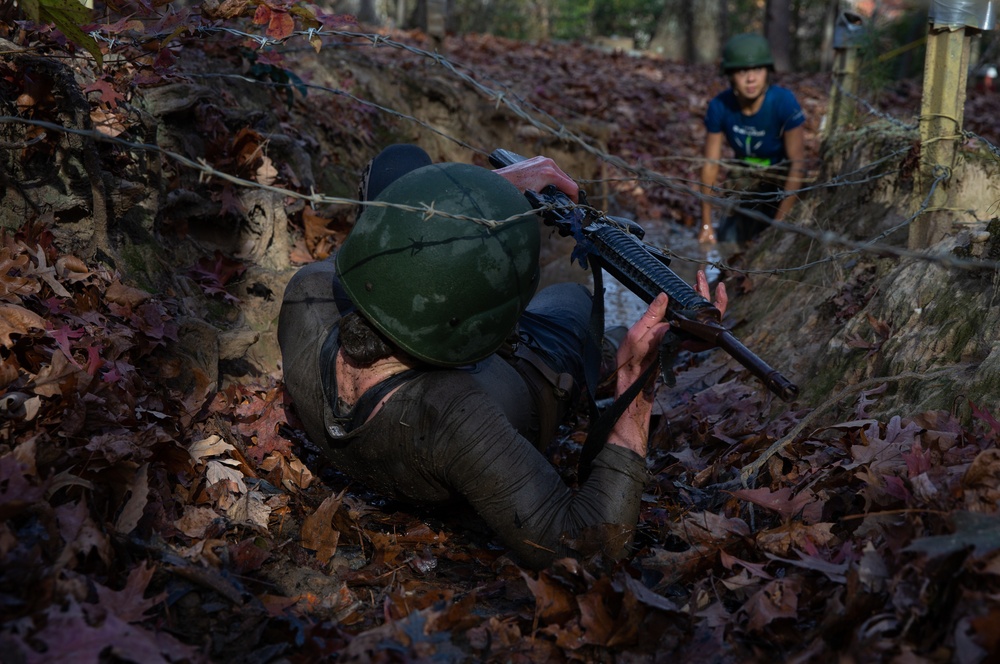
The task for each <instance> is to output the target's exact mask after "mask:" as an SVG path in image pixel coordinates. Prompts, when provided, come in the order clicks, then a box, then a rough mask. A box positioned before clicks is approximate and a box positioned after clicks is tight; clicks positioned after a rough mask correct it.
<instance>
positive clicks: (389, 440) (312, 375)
mask: <svg viewBox="0 0 1000 664" xmlns="http://www.w3.org/2000/svg"><path fill="white" fill-rule="evenodd" d="M549 184H554V185H556V186H557V187H558V188H560V189H561V190H563V191H565V192H566V193H567V194H568V195H569V196H570V197H571V198H573V200H574V201H575V200H578V199H577V196H578V189H577V186H576V184H575V183H574V182H573V180H572V179H570V178H569V177H568V176H567V175H566V174H565V173H563V172H562V170H560V169H559V168H558V167H557V166H556V165H555V163H554V162H552V161H551V160H550V159H547V158H543V157H536V158H534V159H530V160H527V161H525V162H522V163H519V164H516V165H514V166H509V167H506V168H502V169H499V170H496V171H490V170H488V169H484V168H480V167H476V166H471V165H466V164H459V163H441V164H431V163H430V159H429V158H428V157H427V155H426V153H424V152H423V151H422V150H420V149H419V148H417V147H415V146H409V145H401V146H392V147H391V148H387V149H386V150H385V151H383V152H382V153H381V154H380V155H379V156H378V157H376V159H374V160H373V161H372V163H371V164H370V165H369V169H368V172H367V174H366V177H365V178H364V179H363V181H362V191H361V198H362V200H364V201H374V202H375V203H388V204H405V205H411V206H416V207H420V206H423V205H426V206H431V207H433V210H434V211H439V212H442V213H446V214H450V215H456V216H441V215H437V214H434V213H433V212H423V211H411V210H405V209H400V208H398V207H384V206H377V205H366V206H365V209H364V211H363V212H362V213H361V215H360V217H359V219H358V221H357V223H356V225H355V227H354V229H353V230H352V232H351V233H350V235H349V236H348V238H347V240H346V241H345V242H344V243H343V245H342V246H341V247H340V249H339V251H338V252H337V253H336V254H335V255H334V256H332V257H331V258H330V259H329V260H326V261H322V262H318V263H314V264H311V265H308V266H306V267H304V268H302V269H301V270H300V271H299V272H298V273H297V274H296V275H295V276H294V277H293V278H292V279H291V281H290V282H289V284H288V287H287V289H286V291H285V295H284V300H283V303H282V307H281V314H280V320H279V326H278V341H279V343H280V346H281V352H282V360H283V370H284V378H285V383H286V386H287V388H288V391H289V393H290V394H291V396H292V399H293V402H294V404H295V408H296V411H297V412H298V414H299V416H300V418H301V420H302V422H303V424H304V426H305V429H306V432H307V433H308V435H309V437H310V439H311V440H312V441H314V442H315V443H316V444H317V445H318V446H319V447H320V448H322V449H323V451H324V452H325V453H326V454H327V456H328V457H329V459H330V460H331V461H332V463H333V465H334V466H335V467H336V468H338V469H339V470H341V471H343V472H344V473H346V474H347V475H348V476H350V477H351V478H353V479H354V480H356V481H359V482H362V483H364V484H365V485H367V486H368V487H369V488H371V489H374V490H377V491H379V492H381V493H383V494H384V495H386V496H389V497H392V498H396V499H402V500H405V501H413V502H419V503H423V504H447V503H448V502H449V501H454V500H464V501H466V502H467V503H468V504H469V505H471V507H472V508H473V509H475V511H476V512H477V513H478V514H479V515H480V516H481V517H482V519H483V520H485V522H486V523H487V524H488V525H489V527H490V528H491V529H492V530H493V531H494V532H495V533H496V534H497V535H498V536H499V538H500V539H501V540H502V541H503V543H504V544H505V545H506V546H508V547H509V548H510V549H511V550H512V551H513V552H514V553H515V554H516V555H517V557H518V558H519V560H520V561H521V562H522V563H523V564H525V565H528V566H531V567H536V568H537V567H542V566H545V565H547V564H549V563H550V562H551V561H552V560H554V559H555V558H557V557H561V556H565V555H572V552H571V551H569V550H568V547H567V546H566V544H565V543H566V541H568V539H571V538H573V537H575V536H579V535H580V534H581V533H582V532H583V531H584V530H585V529H587V528H588V527H590V526H597V525H602V524H611V525H613V526H617V528H616V529H595V530H596V531H597V532H602V533H603V532H607V531H610V530H617V531H618V532H619V533H621V532H625V533H630V532H631V530H632V529H633V528H634V527H635V525H636V523H637V521H638V515H639V506H640V498H641V495H642V491H643V486H644V484H645V482H646V479H647V472H646V463H645V454H646V447H647V442H648V435H649V423H650V414H651V410H652V398H653V393H652V386H651V385H650V386H649V388H650V389H644V390H641V391H640V392H639V394H638V396H637V397H636V398H635V399H634V400H633V401H632V402H631V403H630V404H628V407H627V409H626V410H625V411H624V415H623V416H622V417H621V418H620V419H619V420H618V421H617V422H616V423H615V425H614V427H613V429H612V430H611V432H610V435H609V436H608V440H607V444H606V445H604V447H603V449H602V450H601V452H600V453H599V454H598V456H597V458H596V460H595V461H594V462H593V464H592V466H591V471H590V473H589V475H588V476H587V479H586V480H585V481H584V482H583V483H582V485H581V486H580V487H579V489H578V490H576V491H573V490H571V489H570V488H569V487H568V486H567V485H566V484H565V483H564V481H563V480H562V478H561V477H560V475H559V473H558V472H557V469H556V468H555V467H553V466H552V465H551V464H550V463H549V461H548V460H547V459H546V457H545V456H544V455H543V454H542V451H543V450H545V448H546V447H547V445H548V444H549V443H550V442H551V441H552V440H553V438H554V436H555V433H556V429H557V427H558V425H559V424H560V422H561V420H562V418H564V417H565V416H566V415H567V413H568V411H569V408H570V405H571V403H572V400H573V398H574V397H575V396H576V395H578V394H580V392H581V386H583V385H584V381H585V374H586V373H587V371H589V370H594V372H595V373H596V365H597V364H600V360H601V350H600V342H599V341H598V342H596V343H595V342H594V341H593V337H594V335H593V334H592V333H591V332H589V330H590V327H589V319H590V314H591V308H592V305H593V298H592V296H591V294H590V292H589V290H588V289H587V288H586V287H585V286H583V285H580V284H573V283H562V284H555V285H552V286H549V287H547V288H545V289H543V290H541V291H540V292H538V293H537V294H536V293H535V290H536V287H537V286H538V279H539V266H538V251H539V244H540V233H539V224H538V220H537V217H536V216H535V215H533V214H531V213H530V208H529V206H528V204H527V201H526V200H525V197H524V196H523V192H524V191H525V190H529V189H530V190H533V191H540V190H541V189H542V188H544V187H545V186H546V185H549ZM491 220H492V221H491ZM697 282H698V283H697V287H698V290H699V292H700V293H701V294H702V296H704V297H708V296H709V292H708V290H709V288H708V283H707V280H706V279H705V276H704V274H703V273H699V275H698V280H697ZM717 297H718V300H717V306H718V307H719V308H720V309H723V310H724V308H725V306H726V303H727V298H726V293H725V289H724V288H723V287H722V286H720V287H719V288H718V291H717ZM666 308H667V296H666V294H660V295H659V296H658V297H657V298H656V299H655V300H654V301H653V302H652V304H651V305H650V306H649V309H648V310H647V311H646V313H645V314H644V315H643V316H642V317H641V318H640V319H639V320H638V321H637V322H636V323H635V324H634V325H633V326H632V327H631V328H630V329H629V330H628V331H627V333H625V334H624V338H623V339H621V342H620V345H619V346H618V348H617V351H616V357H615V358H614V360H613V361H612V362H609V364H611V365H613V366H610V367H608V369H607V373H609V374H610V373H612V372H613V373H614V374H615V377H616V388H615V389H616V394H618V395H621V394H622V393H624V392H625V391H626V390H627V388H629V387H630V386H631V385H632V384H633V383H634V382H635V381H636V380H637V378H638V377H639V376H640V375H641V374H642V373H643V371H644V369H645V368H646V367H648V366H649V365H650V364H651V363H653V362H654V361H656V358H657V351H658V348H659V345H660V341H661V339H662V337H663V335H664V333H665V332H666V331H667V329H668V327H669V325H668V323H666V322H664V320H663V318H664V314H665V312H666ZM511 339H516V343H514V344H512V343H511ZM588 348H590V350H588ZM594 348H596V352H593V349H594ZM502 350H505V351H507V352H498V351H502ZM604 537H608V536H604ZM626 540H627V538H624V537H620V538H618V539H615V541H613V542H611V541H608V542H588V544H590V545H598V546H599V545H602V544H603V545H606V546H605V549H606V551H607V553H609V554H610V555H611V556H615V557H617V556H620V555H622V554H623V553H624V550H625V546H626V544H627V541H626Z"/></svg>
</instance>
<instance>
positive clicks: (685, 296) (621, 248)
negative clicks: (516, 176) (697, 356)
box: [489, 149, 799, 401]
mask: <svg viewBox="0 0 1000 664" xmlns="http://www.w3.org/2000/svg"><path fill="white" fill-rule="evenodd" d="M489 158H490V163H492V164H493V166H494V167H497V168H501V167H504V166H511V165H513V164H516V163H518V162H520V161H524V159H525V158H524V157H522V156H521V155H518V154H516V153H513V152H510V151H509V150H502V149H500V150H494V151H493V152H492V153H491V154H490V157H489ZM525 196H526V197H527V198H528V201H529V202H530V203H531V205H532V207H534V208H535V209H538V210H540V214H541V215H542V219H543V221H544V222H545V223H546V224H548V225H550V226H553V227H555V228H556V230H557V231H558V232H559V234H560V235H564V236H569V235H573V236H575V237H576V238H577V246H578V248H581V246H582V248H583V250H584V251H585V254H586V258H587V260H589V261H591V262H593V263H594V264H595V265H596V266H598V267H601V268H603V269H604V270H606V271H607V272H608V273H609V274H611V275H612V276H613V277H615V278H616V279H617V280H618V281H620V282H621V283H622V285H623V286H625V287H626V288H628V289H629V290H630V291H632V292H633V293H635V294H636V295H637V296H639V297H640V298H641V299H642V300H644V301H645V302H646V303H650V302H652V301H653V299H654V298H655V297H656V296H657V295H659V294H660V293H661V292H663V293H666V294H667V296H668V297H669V298H670V303H669V305H668V307H667V313H666V316H665V318H666V320H667V321H668V322H669V323H670V326H671V328H673V329H675V330H679V331H681V332H683V333H685V334H687V335H689V336H690V337H692V338H695V339H699V340H701V341H704V342H706V343H708V344H711V345H713V346H717V347H719V348H721V349H723V350H724V351H726V352H727V353H729V355H730V356H732V357H733V358H734V359H735V360H736V361H737V362H739V363H740V364H742V365H743V366H744V367H746V369H747V370H749V371H750V373H752V374H753V375H755V376H757V378H759V379H760V380H761V381H762V382H763V383H764V385H765V386H766V387H767V388H768V389H769V390H770V391H771V392H773V393H774V394H776V395H778V396H779V397H780V398H781V399H783V400H785V401H792V400H794V399H795V397H796V396H797V395H798V392H799V388H798V387H797V386H796V385H795V384H794V383H792V382H791V381H789V380H788V379H787V378H785V377H784V376H782V375H781V373H780V372H779V371H777V370H776V369H773V368H772V367H770V366H769V365H768V364H767V363H766V362H764V361H763V360H762V359H760V358H759V357H758V356H757V355H756V354H755V353H754V352H753V351H751V350H750V349H749V348H747V347H746V346H744V345H743V343H742V342H741V341H740V340H739V339H737V338H736V337H735V336H734V335H733V334H732V332H730V331H729V330H728V329H726V327H725V326H723V325H722V322H721V321H722V314H721V312H720V311H719V310H718V309H717V308H716V307H715V306H714V305H713V304H712V303H711V302H709V301H708V300H706V299H705V298H703V297H702V296H701V295H699V294H698V292H697V291H696V290H695V289H694V288H692V287H691V286H690V285H688V283H687V282H685V281H684V280H683V279H681V278H680V277H679V276H677V274H676V273H675V272H674V271H673V270H671V269H670V268H669V267H668V263H669V262H670V261H669V258H668V257H667V256H666V255H665V254H663V253H662V252H660V251H659V250H657V249H655V248H654V247H650V246H649V245H647V244H645V243H644V242H642V237H643V231H642V227H641V226H639V225H638V224H636V223H635V222H633V221H631V220H628V219H622V218H619V217H610V216H608V215H605V214H604V213H602V212H598V211H595V210H593V209H592V208H589V207H588V206H587V205H586V202H585V196H584V195H583V193H582V192H581V196H580V201H581V203H580V205H577V204H575V203H573V201H572V200H571V199H570V198H569V196H567V195H566V194H564V193H563V192H561V191H559V190H558V189H556V188H555V187H553V186H549V187H546V188H545V189H544V190H543V191H542V192H533V191H528V192H525Z"/></svg>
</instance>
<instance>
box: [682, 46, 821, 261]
mask: <svg viewBox="0 0 1000 664" xmlns="http://www.w3.org/2000/svg"><path fill="white" fill-rule="evenodd" d="M722 71H723V73H724V74H725V75H726V76H727V77H728V78H729V84H730V88H729V89H728V90H726V91H724V92H722V93H720V94H719V95H717V96H716V97H715V98H714V99H713V100H712V101H711V103H709V105H708V111H707V113H706V114H705V129H706V130H707V132H708V134H707V136H706V139H705V153H704V156H705V163H704V165H703V166H702V168H701V192H702V194H703V198H702V202H701V229H700V232H699V234H698V240H699V242H708V243H714V242H716V241H717V240H721V241H724V242H738V243H740V244H745V243H746V242H748V241H749V240H751V239H752V238H754V237H756V236H757V235H758V234H759V233H760V232H761V231H763V230H764V229H765V228H767V226H768V224H767V222H765V221H762V220H760V219H759V218H754V216H753V215H746V214H742V213H740V212H739V211H738V210H737V211H734V213H733V214H731V215H729V216H728V217H727V218H725V219H723V220H722V222H721V223H720V224H719V228H718V232H717V231H716V229H715V228H714V227H713V225H712V206H711V203H710V198H711V196H712V190H713V188H714V187H715V184H716V179H717V178H718V175H719V163H720V159H721V157H722V140H723V138H725V140H726V142H727V143H729V145H730V147H731V148H732V149H733V152H734V153H735V156H736V159H737V160H739V161H741V162H743V164H745V165H747V166H748V167H760V168H761V169H765V171H766V172H765V171H762V172H761V175H766V176H767V177H765V178H762V179H761V181H760V182H759V183H758V184H757V186H755V187H754V189H753V191H748V192H745V193H742V194H740V199H741V200H740V202H739V206H740V207H741V208H745V209H751V210H754V211H756V212H759V213H761V214H763V215H766V216H768V217H770V218H772V219H774V220H776V221H781V220H783V219H784V218H785V217H786V216H787V215H788V212H789V211H790V210H791V208H792V204H793V203H794V202H795V192H796V191H798V189H799V187H800V186H801V183H802V176H803V173H804V169H803V140H802V134H803V130H802V124H803V123H804V122H805V115H804V113H803V112H802V107H801V106H800V105H799V102H798V101H797V100H796V99H795V95H794V94H792V92H791V91H790V90H788V89H787V88H783V87H780V86H777V85H770V84H769V80H768V79H769V74H770V72H772V71H774V58H773V57H772V55H771V46H770V44H769V43H768V42H767V40H766V39H764V38H763V37H761V36H759V35H753V34H742V35H736V36H734V37H732V38H731V39H729V41H727V42H726V45H725V47H724V48H723V53H722Z"/></svg>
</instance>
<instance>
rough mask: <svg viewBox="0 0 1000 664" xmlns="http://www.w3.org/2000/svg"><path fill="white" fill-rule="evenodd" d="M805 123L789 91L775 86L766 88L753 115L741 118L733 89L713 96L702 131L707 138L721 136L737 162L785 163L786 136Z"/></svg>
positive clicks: (800, 110) (796, 101)
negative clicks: (757, 109) (706, 133)
mask: <svg viewBox="0 0 1000 664" xmlns="http://www.w3.org/2000/svg"><path fill="white" fill-rule="evenodd" d="M805 121H806V116H805V113H803V112H802V107H801V106H799V102H798V100H797V99H795V95H794V94H792V91H791V90H789V89H788V88H782V87H780V86H777V85H771V86H768V88H767V92H765V93H764V103H763V105H761V107H760V110H759V111H757V112H756V113H755V114H753V115H743V113H742V111H740V104H739V102H738V101H737V99H736V95H735V94H734V93H733V91H732V89H729V90H725V91H724V92H720V93H719V94H718V95H716V97H715V99H713V100H712V101H711V102H710V103H709V104H708V112H707V113H705V128H706V129H707V130H708V132H709V133H710V134H717V133H719V132H722V133H723V134H725V136H726V140H727V141H729V145H731V146H732V148H733V150H734V151H735V152H736V158H737V159H742V160H744V161H749V162H753V163H758V164H775V163H778V162H779V161H784V160H785V159H787V158H788V155H786V154H785V140H784V136H785V132H786V131H788V130H789V129H795V128H796V127H798V126H799V125H801V124H802V123H803V122H805Z"/></svg>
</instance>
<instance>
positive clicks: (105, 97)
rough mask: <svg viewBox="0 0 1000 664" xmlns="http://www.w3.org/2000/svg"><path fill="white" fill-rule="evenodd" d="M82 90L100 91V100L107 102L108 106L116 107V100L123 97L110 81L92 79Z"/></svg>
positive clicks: (118, 100)
mask: <svg viewBox="0 0 1000 664" xmlns="http://www.w3.org/2000/svg"><path fill="white" fill-rule="evenodd" d="M83 91H84V92H100V93H101V94H100V97H101V102H102V103H104V104H107V105H108V107H109V108H116V107H117V106H118V102H120V101H121V100H123V99H124V98H125V96H124V95H123V94H121V93H120V92H118V91H117V90H115V87H114V86H113V85H112V84H111V82H110V81H103V80H102V81H94V82H93V83H91V84H90V85H88V86H87V87H86V88H84V89H83Z"/></svg>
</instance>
